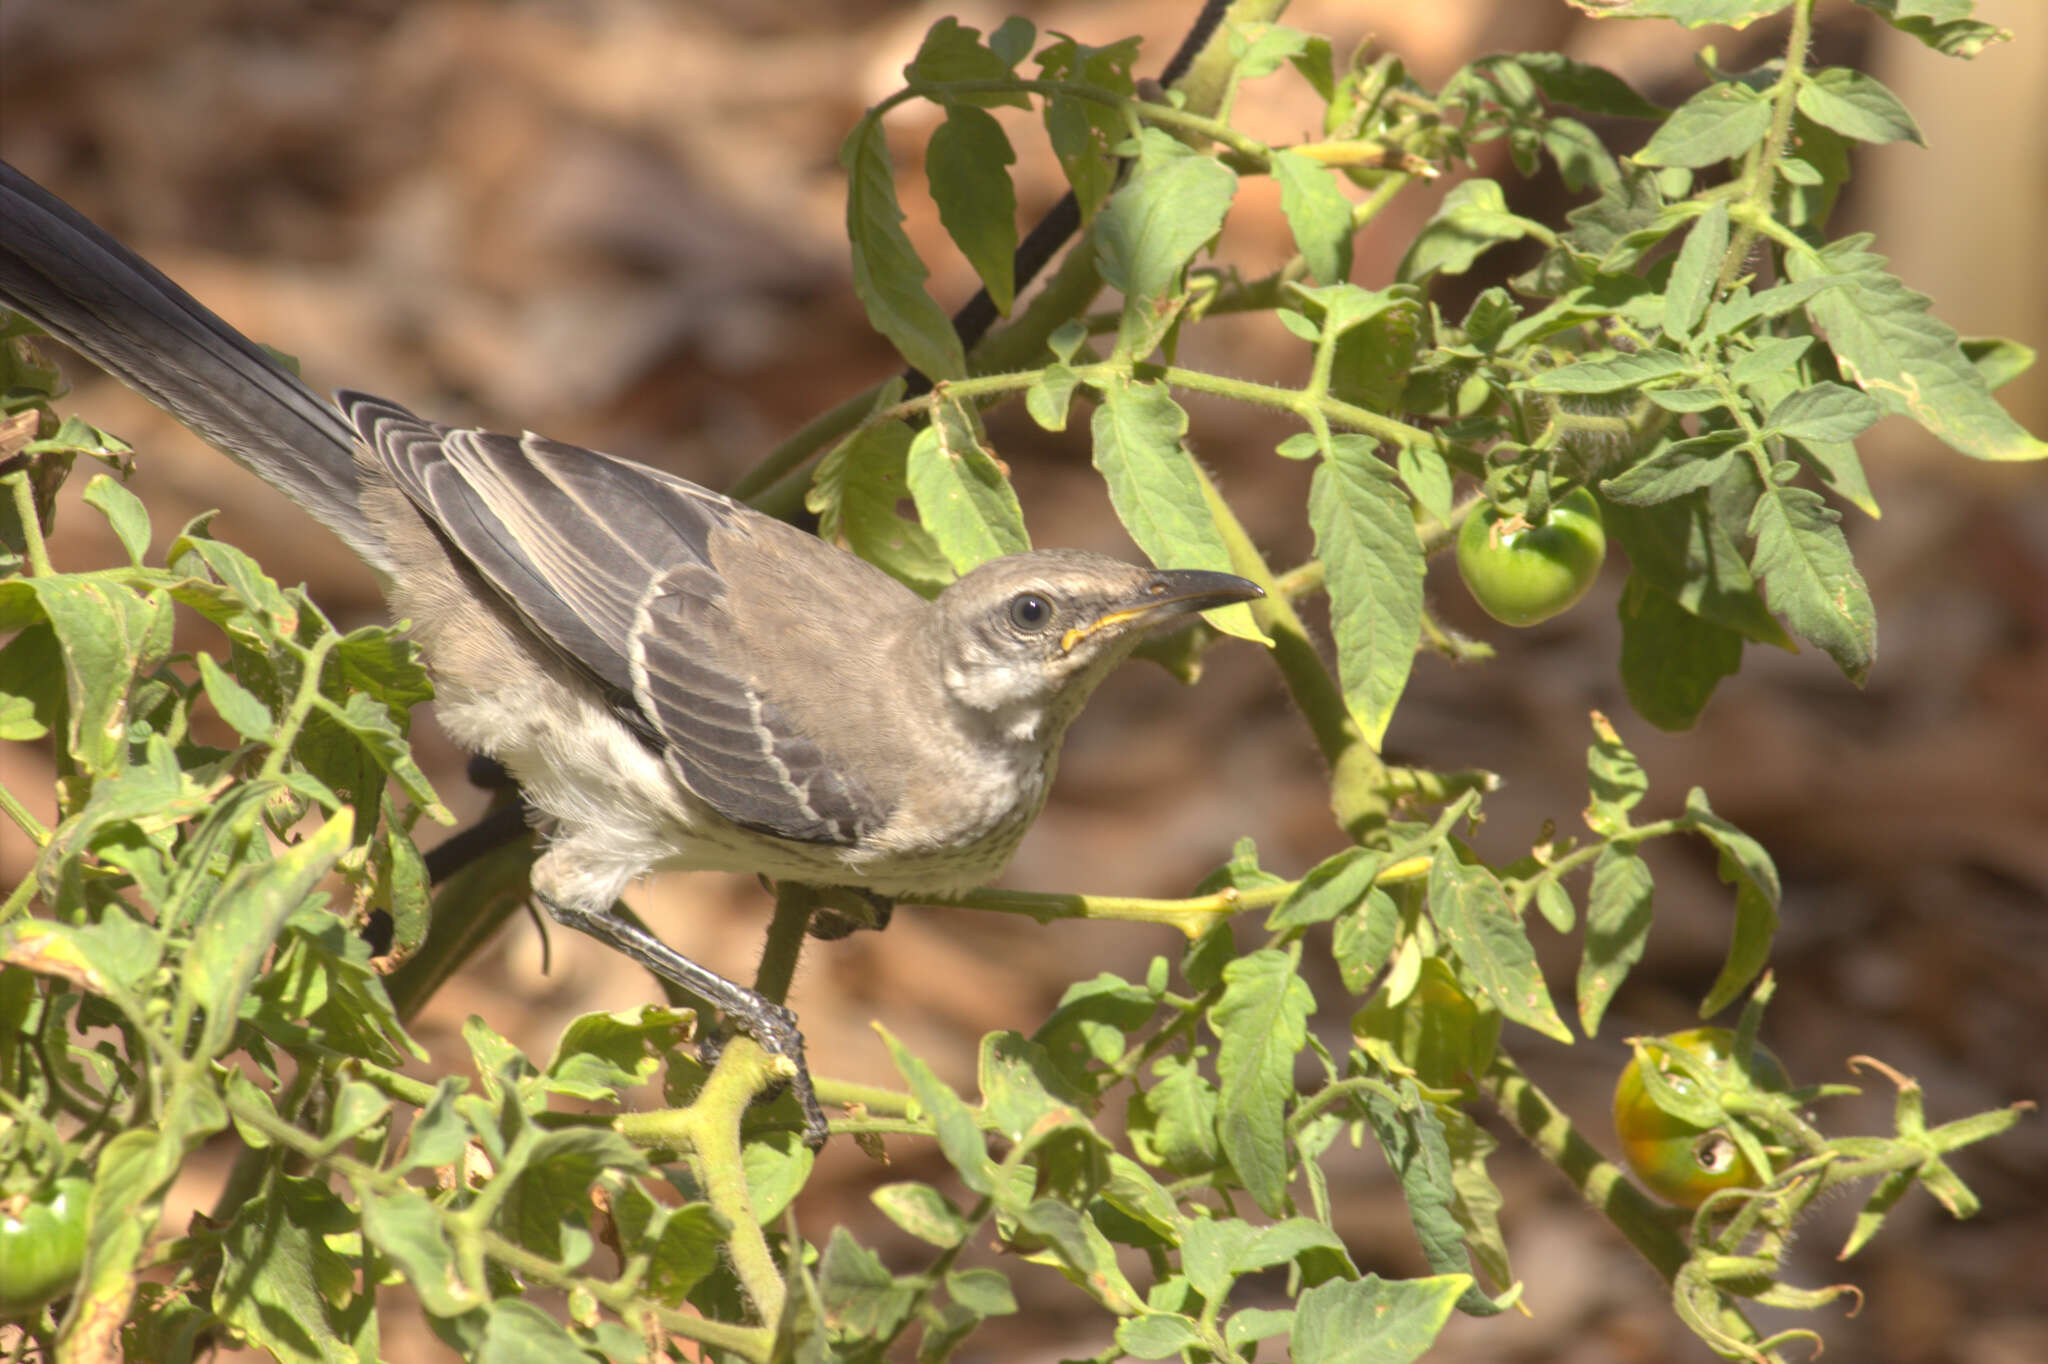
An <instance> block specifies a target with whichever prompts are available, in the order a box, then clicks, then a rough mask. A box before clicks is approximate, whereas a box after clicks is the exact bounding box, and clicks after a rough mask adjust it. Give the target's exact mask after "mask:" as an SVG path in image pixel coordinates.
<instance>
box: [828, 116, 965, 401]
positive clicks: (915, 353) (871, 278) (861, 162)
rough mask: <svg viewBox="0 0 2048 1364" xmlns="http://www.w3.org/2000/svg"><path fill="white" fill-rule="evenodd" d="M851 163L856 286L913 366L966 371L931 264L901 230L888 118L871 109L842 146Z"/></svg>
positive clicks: (928, 372) (929, 372)
mask: <svg viewBox="0 0 2048 1364" xmlns="http://www.w3.org/2000/svg"><path fill="white" fill-rule="evenodd" d="M839 164H840V165H841V166H843V167H844V168H845V169H846V236H847V241H848V242H849V243H850V244H851V245H852V248H853V289H854V293H855V294H857V295H859V297H860V301H861V303H862V305H863V306H865V307H866V309H867V314H868V321H869V322H870V323H871V324H872V325H873V326H874V328H875V330H876V331H878V332H880V333H881V334H882V335H883V336H885V337H887V338H888V340H889V343H890V344H891V345H893V346H895V347H896V350H897V353H898V354H900V355H902V357H903V358H904V359H905V360H907V361H909V362H910V365H911V367H912V368H914V369H916V370H917V371H918V372H919V373H921V374H923V375H924V376H925V377H927V378H930V379H957V378H960V377H961V376H963V375H965V374H966V373H967V356H966V353H965V352H964V351H963V350H961V348H960V338H959V336H958V335H957V334H955V332H954V331H953V323H952V320H951V319H950V318H948V317H947V316H946V314H945V312H944V311H943V310H941V309H940V307H939V305H938V304H937V303H934V302H933V301H932V296H931V295H930V294H929V293H927V292H925V287H924V282H925V279H926V277H927V275H928V273H929V272H928V271H926V269H925V268H924V262H923V261H921V260H919V259H918V256H917V252H916V250H915V249H914V248H913V247H912V246H911V244H910V238H909V237H908V236H907V235H905V233H904V231H903V210H902V209H901V208H899V207H898V206H897V202H896V176H895V170H894V167H893V166H892V165H891V164H890V161H889V144H888V141H887V139H886V138H885V137H884V136H883V133H882V122H881V120H880V119H879V118H877V117H876V116H874V115H873V114H870V115H869V116H868V117H866V118H864V119H862V120H861V121H860V122H859V123H857V124H855V125H854V128H853V131H852V132H850V133H848V134H847V135H846V141H845V142H844V143H842V144H841V145H840V148H839Z"/></svg>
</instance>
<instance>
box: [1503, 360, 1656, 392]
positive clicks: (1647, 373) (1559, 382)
mask: <svg viewBox="0 0 2048 1364" xmlns="http://www.w3.org/2000/svg"><path fill="white" fill-rule="evenodd" d="M1687 368H1688V366H1687V364H1686V361H1685V358H1684V357H1683V356H1680V355H1678V354H1676V353H1674V352H1672V351H1668V350H1648V351H1640V352H1637V353H1634V354H1618V355H1613V356H1610V357H1607V358H1603V359H1599V360H1580V361H1577V362H1575V363H1573V364H1569V365H1560V366H1558V367H1557V368H1556V369H1546V370H1543V371H1542V372H1540V373H1538V374H1533V375H1531V376H1530V377H1529V378H1528V379H1526V380H1524V381H1523V382H1522V385H1521V386H1522V387H1523V388H1526V389H1528V390H1529V391H1530V392H1532V393H1621V392H1625V391H1627V390H1629V389H1634V388H1640V387H1641V386H1642V385H1644V384H1647V383H1650V382H1652V381H1654V380H1657V379H1664V378H1668V377H1670V376H1671V375H1674V374H1681V373H1684V372H1685V370H1686V369H1687Z"/></svg>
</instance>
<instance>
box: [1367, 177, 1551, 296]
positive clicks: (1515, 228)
mask: <svg viewBox="0 0 2048 1364" xmlns="http://www.w3.org/2000/svg"><path fill="white" fill-rule="evenodd" d="M1532 227H1533V228H1537V229H1538V230H1540V231H1542V232H1543V233H1545V234H1546V235H1547V234H1548V229H1547V228H1541V226H1540V225H1539V224H1534V223H1531V222H1530V221H1529V219H1527V218H1524V217H1521V216H1519V215H1517V214H1514V213H1510V212H1509V211H1508V200H1507V195H1506V194H1504V193H1503V192H1502V191H1501V187H1500V186H1499V185H1498V184H1497V183H1495V182H1494V181H1492V180H1486V179H1474V180H1466V181H1462V182H1461V183H1459V184H1458V185H1457V186H1456V187H1454V188H1453V189H1452V190H1451V192H1450V193H1449V194H1446V195H1445V196H1444V199H1443V202H1442V203H1441V204H1439V205H1437V210H1436V212H1435V213H1434V214H1432V215H1430V219H1429V222H1428V223H1426V224H1425V225H1424V226H1423V229H1422V231H1421V232H1419V233H1417V234H1416V237H1415V241H1414V243H1413V244H1412V245H1410V246H1409V248H1408V254H1407V255H1405V256H1403V257H1402V258H1401V264H1400V266H1399V267H1398V268H1397V269H1396V270H1395V271H1394V278H1395V279H1397V280H1401V281H1403V282H1407V283H1414V282H1419V281H1421V280H1424V279H1427V278H1428V277H1429V276H1431V275H1433V274H1437V273H1439V272H1440V273H1443V274H1447V275H1459V274H1463V273H1464V272H1465V271H1467V270H1469V269H1471V268H1472V263H1473V262H1474V261H1476V260H1478V259H1479V257H1480V256H1482V255H1484V254H1485V253H1486V252H1487V251H1488V250H1490V249H1491V248H1493V247H1495V246H1498V245H1500V244H1501V243H1502V242H1512V241H1520V240H1521V239H1522V238H1523V237H1526V236H1528V235H1529V233H1530V230H1531V228H1532Z"/></svg>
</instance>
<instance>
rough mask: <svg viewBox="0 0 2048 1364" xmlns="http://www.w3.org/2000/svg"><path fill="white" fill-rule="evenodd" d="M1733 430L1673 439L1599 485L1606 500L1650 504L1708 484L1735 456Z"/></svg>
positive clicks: (1684, 493)
mask: <svg viewBox="0 0 2048 1364" xmlns="http://www.w3.org/2000/svg"><path fill="white" fill-rule="evenodd" d="M1738 439H1740V437H1739V436H1738V435H1736V434H1735V433H1733V432H1725V431H1717V432H1714V433H1713V434H1711V435H1706V436H1694V437H1692V438H1691V439H1690V440H1681V441H1674V442H1672V443H1671V444H1669V445H1667V446H1665V447H1664V448H1663V449H1662V450H1659V451H1658V452H1657V453H1656V454H1654V455H1652V456H1651V457H1650V458H1649V459H1646V460H1644V461H1643V462H1642V463H1640V464H1637V465H1634V466H1632V467H1631V468H1627V469H1624V470H1622V471H1621V472H1620V473H1618V474H1616V475H1615V476H1614V477H1613V478H1610V479H1607V480H1605V481H1604V482H1602V483H1601V484H1600V491H1601V492H1602V493H1604V494H1605V495H1606V496H1607V498H1608V499H1609V500H1610V501H1614V502H1626V503H1629V504H1631V505H1633V506H1638V507H1653V506H1656V505H1657V504H1658V503H1660V502H1670V501H1673V500H1674V499H1676V498H1680V497H1684V496H1685V495H1686V494H1687V493H1691V492H1697V491H1699V490H1700V489H1702V488H1706V487H1711V486H1712V485H1713V483H1714V482H1715V481H1716V480H1717V479H1719V478H1720V477H1721V475H1722V474H1723V473H1724V472H1726V471H1727V468H1728V466H1729V464H1730V463H1732V462H1733V461H1734V459H1735V449H1734V445H1735V442H1736V441H1737V440H1738Z"/></svg>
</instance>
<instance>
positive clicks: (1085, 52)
mask: <svg viewBox="0 0 2048 1364" xmlns="http://www.w3.org/2000/svg"><path fill="white" fill-rule="evenodd" d="M1137 49H1138V44H1137V40H1136V39H1135V38H1126V39H1124V40H1122V41H1120V42H1115V43H1111V44H1109V45H1108V46H1106V47H1089V46H1087V45H1086V44H1083V43H1077V42H1075V41H1074V40H1073V39H1071V38H1061V39H1059V40H1058V41H1056V42H1054V43H1052V44H1050V45H1049V46H1047V47H1046V48H1045V49H1044V50H1042V51H1041V52H1040V53H1039V54H1038V66H1039V71H1040V73H1041V74H1042V75H1043V76H1044V78H1045V79H1047V80H1080V81H1083V82H1085V83H1087V84H1089V85H1093V86H1095V87H1096V88H1097V89H1099V90H1102V91H1105V92H1107V93H1109V94H1113V95H1125V96H1128V95H1130V94H1131V93H1132V83H1131V61H1132V59H1133V58H1134V57H1135V56H1136V54H1137ZM1045 131H1046V135H1047V137H1048V138H1049V139H1050V140H1051V142H1052V150H1053V155H1054V157H1055V158H1057V159H1058V161H1059V163H1060V170H1061V171H1062V172H1064V173H1065V175H1066V177H1067V183H1068V184H1069V185H1071V186H1073V189H1074V199H1075V201H1076V202H1077V203H1078V204H1079V205H1080V209H1081V221H1082V222H1084V223H1085V222H1088V221H1089V220H1090V219H1092V218H1094V217H1095V215H1096V212H1097V210H1098V209H1100V208H1101V206H1102V201H1103V199H1104V198H1106V197H1107V196H1108V194H1109V191H1110V188H1111V186H1112V184H1113V183H1114V181H1115V178H1116V165H1117V160H1116V157H1115V156H1114V155H1113V154H1112V151H1111V149H1112V148H1113V147H1115V146H1116V144H1117V143H1119V142H1121V141H1122V140H1123V138H1124V136H1125V132H1126V125H1125V123H1124V115H1123V110H1122V109H1121V108H1119V107H1118V106H1117V105H1115V104H1110V103H1105V102H1103V101H1101V100H1094V99H1083V98H1081V97H1080V96H1078V95H1070V94H1055V95H1053V96H1052V98H1050V99H1048V100H1047V101H1046V102H1045Z"/></svg>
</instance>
